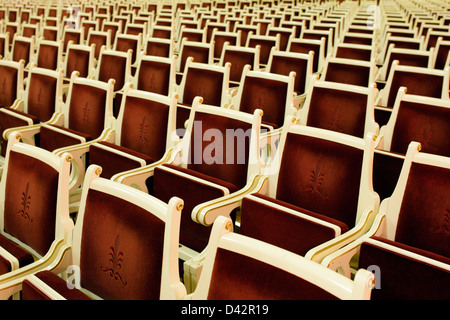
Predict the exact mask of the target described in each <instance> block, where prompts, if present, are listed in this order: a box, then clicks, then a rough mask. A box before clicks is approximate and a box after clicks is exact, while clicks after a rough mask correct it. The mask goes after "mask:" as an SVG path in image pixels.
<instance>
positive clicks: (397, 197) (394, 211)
mask: <svg viewBox="0 0 450 320" xmlns="http://www.w3.org/2000/svg"><path fill="white" fill-rule="evenodd" d="M412 162H416V163H422V164H428V165H432V166H438V167H443V168H446V169H450V161H449V158H448V157H443V156H438V155H433V154H428V153H421V152H420V143H418V142H411V143H410V145H409V147H408V151H407V153H406V156H405V160H404V164H403V167H402V170H401V173H400V177H399V179H398V182H397V185H396V187H395V190H394V192H393V194H392V196H391V197H389V198H386V199H384V200H383V202H382V203H381V206H380V210H379V212H378V214H377V216H376V217H375V221H374V223H373V225H372V227H371V228H370V230H369V231H368V232H367V233H366V234H364V235H363V236H362V237H360V238H359V239H356V240H355V241H354V242H352V243H350V244H348V245H347V246H345V247H343V248H341V249H340V250H338V251H336V252H334V253H333V254H330V255H329V256H328V257H326V258H325V259H324V260H323V261H322V264H323V265H324V266H327V267H328V268H330V269H332V270H335V271H338V272H340V273H343V274H344V275H345V276H347V277H349V278H350V277H351V276H352V274H354V269H352V268H351V264H350V263H351V260H352V259H354V257H355V254H358V253H359V249H360V245H361V243H362V242H364V241H367V242H369V243H377V244H379V242H378V241H376V240H373V239H369V238H370V237H372V236H381V237H383V238H386V239H389V240H394V236H395V230H396V228H397V222H398V216H399V212H400V207H401V204H402V199H403V194H404V191H405V188H406V184H407V179H408V175H409V171H410V168H411V164H412ZM383 246H385V247H386V248H388V249H389V250H394V251H396V252H397V253H398V254H399V255H404V256H407V257H410V258H412V259H416V260H418V261H423V262H424V263H428V264H430V265H432V266H435V267H440V268H442V269H444V270H447V271H448V272H450V265H448V264H445V263H442V262H439V261H436V260H434V259H431V258H428V257H425V256H422V255H419V254H415V253H412V252H409V251H407V250H402V249H398V248H396V247H394V246H391V245H388V244H383Z"/></svg>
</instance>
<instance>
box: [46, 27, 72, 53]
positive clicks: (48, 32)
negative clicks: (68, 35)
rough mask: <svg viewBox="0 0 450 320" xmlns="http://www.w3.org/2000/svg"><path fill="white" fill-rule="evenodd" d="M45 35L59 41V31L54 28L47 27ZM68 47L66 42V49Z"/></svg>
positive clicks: (47, 38)
mask: <svg viewBox="0 0 450 320" xmlns="http://www.w3.org/2000/svg"><path fill="white" fill-rule="evenodd" d="M43 36H44V39H45V40H51V41H57V40H58V31H56V30H54V29H49V28H45V29H44V31H43ZM66 48H67V43H66V44H65V47H64V50H66Z"/></svg>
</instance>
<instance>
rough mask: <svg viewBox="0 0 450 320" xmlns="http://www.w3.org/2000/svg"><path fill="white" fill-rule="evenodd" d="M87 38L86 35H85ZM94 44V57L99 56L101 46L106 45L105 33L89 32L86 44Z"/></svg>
mask: <svg viewBox="0 0 450 320" xmlns="http://www.w3.org/2000/svg"><path fill="white" fill-rule="evenodd" d="M86 39H87V36H86ZM92 44H95V50H94V56H95V58H96V59H98V57H99V56H100V50H101V48H102V46H104V45H106V35H102V34H91V36H90V37H89V43H88V45H92Z"/></svg>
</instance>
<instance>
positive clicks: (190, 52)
mask: <svg viewBox="0 0 450 320" xmlns="http://www.w3.org/2000/svg"><path fill="white" fill-rule="evenodd" d="M188 57H193V58H194V61H195V62H199V63H209V47H206V48H205V47H200V46H196V45H184V46H183V47H182V52H181V56H180V57H179V59H180V60H181V64H180V70H178V71H179V72H184V66H185V64H186V59H187V58H188Z"/></svg>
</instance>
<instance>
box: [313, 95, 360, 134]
mask: <svg viewBox="0 0 450 320" xmlns="http://www.w3.org/2000/svg"><path fill="white" fill-rule="evenodd" d="M366 110H367V95H366V94H360V93H355V92H349V91H344V90H336V89H330V88H319V87H315V88H314V90H313V92H312V95H311V104H310V106H309V112H308V119H307V125H308V126H310V127H316V128H322V129H327V130H332V131H336V132H340V133H345V134H349V135H352V136H356V137H359V138H363V137H364V129H365V121H366Z"/></svg>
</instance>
